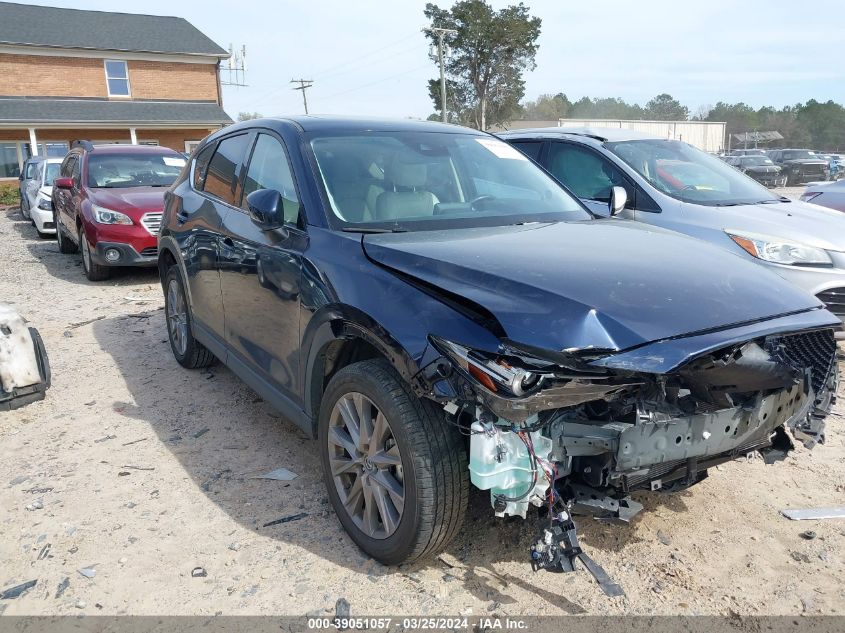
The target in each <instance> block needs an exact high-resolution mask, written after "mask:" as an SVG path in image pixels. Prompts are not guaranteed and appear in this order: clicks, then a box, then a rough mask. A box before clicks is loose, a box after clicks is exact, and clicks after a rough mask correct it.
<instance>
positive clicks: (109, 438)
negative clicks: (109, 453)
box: [94, 435, 117, 444]
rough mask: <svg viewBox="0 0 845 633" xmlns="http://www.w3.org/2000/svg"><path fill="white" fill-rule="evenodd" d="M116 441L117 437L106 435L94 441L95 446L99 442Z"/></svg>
mask: <svg viewBox="0 0 845 633" xmlns="http://www.w3.org/2000/svg"><path fill="white" fill-rule="evenodd" d="M114 439H117V435H106V436H105V437H101V438H98V439H96V440H94V443H95V444H100V443H101V442H108V441H109V440H114Z"/></svg>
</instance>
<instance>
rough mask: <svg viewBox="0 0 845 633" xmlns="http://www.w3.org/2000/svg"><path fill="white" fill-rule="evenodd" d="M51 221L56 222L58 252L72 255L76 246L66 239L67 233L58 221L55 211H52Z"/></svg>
mask: <svg viewBox="0 0 845 633" xmlns="http://www.w3.org/2000/svg"><path fill="white" fill-rule="evenodd" d="M53 222H55V224H56V242H57V243H58V245H59V252H60V253H63V254H65V255H72V254H73V253H75V252H76V251H77V246H76V244H74V243H73V242H71V241H70V240H69V239H68V237H67V234H66V233H65V230H64V228H63V227H62V225H61V224H60V223H59V219H58V217H56V213H55V212H53Z"/></svg>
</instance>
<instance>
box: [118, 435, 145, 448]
mask: <svg viewBox="0 0 845 633" xmlns="http://www.w3.org/2000/svg"><path fill="white" fill-rule="evenodd" d="M148 439H150V438H148V437H142V438H141V439H139V440H132V441H131V442H126V443H124V444H123V445H124V446H132V445H133V444H137V443H138V442H145V441H147V440H148Z"/></svg>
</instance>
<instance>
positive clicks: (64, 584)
mask: <svg viewBox="0 0 845 633" xmlns="http://www.w3.org/2000/svg"><path fill="white" fill-rule="evenodd" d="M68 587H70V578H68V577H67V576H65V578H64V580H62V582H60V583H59V586H58V587H56V598H61V597H62V594H63V593H64V592H65V591H67V588H68Z"/></svg>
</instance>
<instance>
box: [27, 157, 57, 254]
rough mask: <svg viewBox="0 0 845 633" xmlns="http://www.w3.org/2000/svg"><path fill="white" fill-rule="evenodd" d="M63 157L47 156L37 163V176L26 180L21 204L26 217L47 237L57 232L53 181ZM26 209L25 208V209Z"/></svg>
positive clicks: (42, 235) (39, 232)
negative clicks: (54, 216) (23, 198)
mask: <svg viewBox="0 0 845 633" xmlns="http://www.w3.org/2000/svg"><path fill="white" fill-rule="evenodd" d="M62 160H63V159H61V158H47V159H45V160H42V161H39V162H38V163H36V164H35V169H36V173H35V177H34V178H32V179H31V180H28V181H26V190H25V191H24V196H25V198H26V200H25V201H23V204H21V210H22V211H23V214H24V217H25V218H26V219H28V220H32V225H33V226H34V227H35V228H36V229H37V231H38V235H40V236H41V237H45V236H47V235H55V234H56V222H55V219H54V218H53V201H52V194H53V181H54V180H55V179H56V178H57V177H58V175H59V167H60V166H61V164H62ZM24 209H25V210H24Z"/></svg>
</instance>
